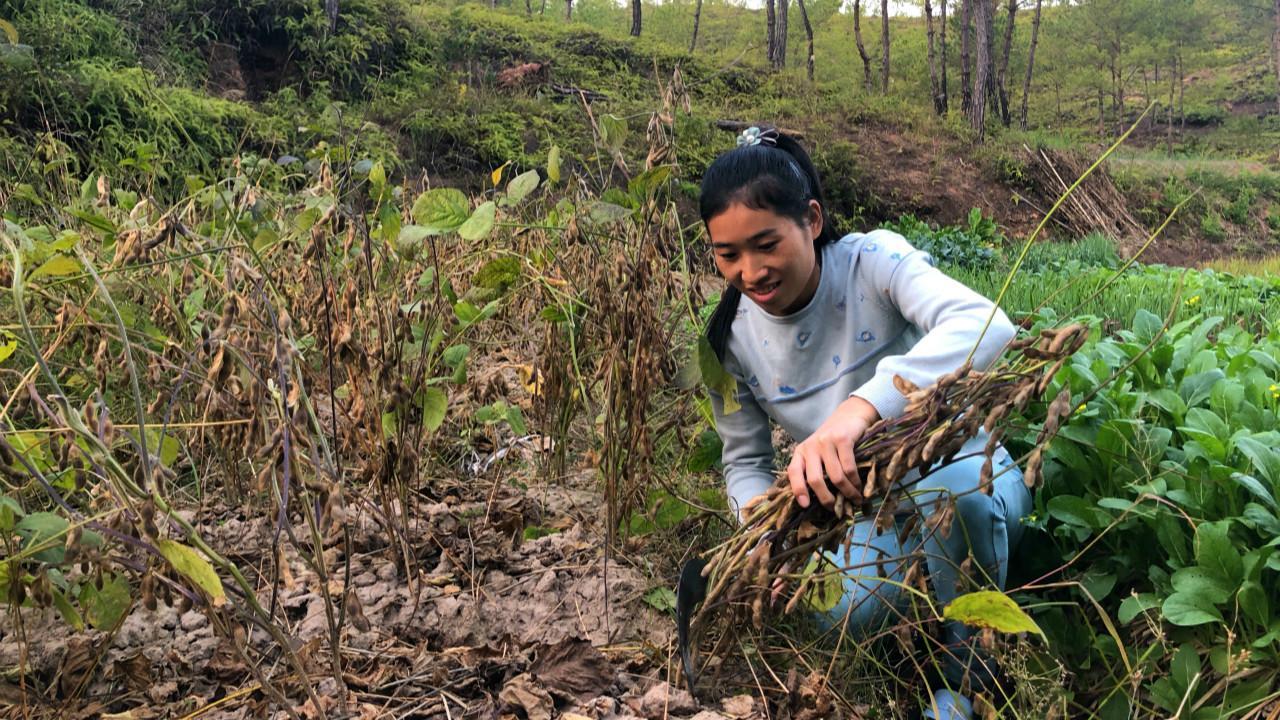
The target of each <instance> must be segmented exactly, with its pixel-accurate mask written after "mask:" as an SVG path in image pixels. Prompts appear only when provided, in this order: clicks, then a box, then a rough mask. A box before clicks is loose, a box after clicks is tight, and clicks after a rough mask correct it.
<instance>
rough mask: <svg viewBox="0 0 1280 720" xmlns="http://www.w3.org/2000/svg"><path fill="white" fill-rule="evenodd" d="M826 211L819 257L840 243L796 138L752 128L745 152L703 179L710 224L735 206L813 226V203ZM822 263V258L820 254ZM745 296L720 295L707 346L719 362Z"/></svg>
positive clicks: (703, 208) (718, 163) (729, 156)
mask: <svg viewBox="0 0 1280 720" xmlns="http://www.w3.org/2000/svg"><path fill="white" fill-rule="evenodd" d="M810 200H816V201H818V205H819V207H821V210H822V232H820V233H819V234H818V236H817V237H815V238H814V239H813V247H814V250H815V251H819V250H820V249H821V248H822V247H823V246H824V245H828V244H830V243H832V242H835V241H836V240H837V239H838V238H839V235H838V234H837V232H836V227H835V225H834V224H833V223H832V222H831V216H830V215H829V214H828V213H827V201H826V198H825V196H824V195H823V193H822V182H821V181H820V180H819V179H818V172H817V171H816V170H815V169H814V167H813V162H812V161H811V160H810V159H809V154H808V153H807V152H805V150H804V148H803V147H801V146H800V143H799V142H797V141H796V139H795V138H793V137H791V136H789V135H784V134H783V133H780V132H778V131H777V130H776V129H774V128H772V127H768V126H765V127H764V129H763V130H761V129H760V128H751V129H749V130H747V131H746V132H744V133H743V134H742V136H740V137H739V146H738V147H737V148H734V149H733V150H730V151H728V152H725V153H722V154H721V155H720V156H719V157H717V158H716V159H715V160H714V161H713V162H712V163H711V165H710V166H709V167H707V171H706V172H705V173H704V174H703V176H702V193H701V196H700V199H699V208H698V209H699V212H700V214H701V215H702V222H703V224H706V223H707V222H708V221H710V220H711V218H714V217H715V216H717V215H719V214H720V213H722V212H724V211H725V210H727V209H728V208H729V206H730V205H734V204H737V203H741V204H743V205H746V206H747V207H749V208H752V209H754V210H768V211H770V212H774V213H777V214H778V215H781V216H783V217H786V218H789V219H791V220H793V221H795V222H796V223H797V224H799V225H806V224H808V222H809V201H810ZM815 254H816V255H817V257H818V258H819V259H821V257H822V253H821V252H815ZM741 299H742V292H741V291H740V290H738V289H737V288H736V287H734V286H732V285H730V286H728V287H726V288H725V290H724V293H722V294H721V295H720V302H719V304H717V305H716V309H715V311H714V312H713V313H712V314H711V319H710V320H709V321H708V322H707V330H706V333H707V340H708V341H709V342H710V343H711V349H712V350H714V351H715V353H716V358H718V359H719V360H720V361H721V362H724V355H725V351H726V349H727V348H728V346H729V333H730V331H731V330H732V328H733V319H734V316H736V315H737V313H738V303H739V301H740V300H741Z"/></svg>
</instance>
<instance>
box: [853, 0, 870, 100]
mask: <svg viewBox="0 0 1280 720" xmlns="http://www.w3.org/2000/svg"><path fill="white" fill-rule="evenodd" d="M853 40H854V42H856V43H857V44H858V57H860V58H862V87H864V88H866V90H867V92H871V56H870V55H868V54H867V46H866V45H863V44H862V1H861V0H853Z"/></svg>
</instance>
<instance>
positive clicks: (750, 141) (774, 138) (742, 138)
mask: <svg viewBox="0 0 1280 720" xmlns="http://www.w3.org/2000/svg"><path fill="white" fill-rule="evenodd" d="M760 143H764V144H765V145H768V146H770V147H777V145H778V131H777V130H774V129H773V128H766V129H764V130H761V129H760V128H758V127H756V126H755V125H752V126H751V127H749V128H747V129H746V130H743V131H742V134H741V135H739V136H738V147H750V146H752V145H759V144H760Z"/></svg>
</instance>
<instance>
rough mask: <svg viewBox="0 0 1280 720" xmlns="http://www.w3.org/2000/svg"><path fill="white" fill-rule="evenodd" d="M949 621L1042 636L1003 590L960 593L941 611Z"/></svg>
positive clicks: (1032, 622) (1036, 626)
mask: <svg viewBox="0 0 1280 720" xmlns="http://www.w3.org/2000/svg"><path fill="white" fill-rule="evenodd" d="M942 616H943V617H945V618H946V619H948V620H959V621H960V622H962V623H964V624H966V625H974V626H976V627H982V628H991V629H992V630H998V631H1000V632H1006V633H1020V632H1033V633H1035V634H1037V635H1041V636H1043V635H1044V632H1043V631H1042V630H1041V629H1040V626H1039V625H1036V622H1035V621H1034V620H1032V619H1031V616H1030V615H1028V614H1027V613H1026V612H1025V611H1023V609H1022V608H1020V607H1018V604H1017V603H1015V602H1014V601H1013V600H1011V599H1010V598H1009V596H1008V595H1005V594H1004V593H1002V592H998V591H996V590H981V591H978V592H973V593H969V594H967V595H961V596H960V597H958V598H956V599H955V600H952V601H951V604H950V605H948V606H947V609H946V610H944V611H943V613H942Z"/></svg>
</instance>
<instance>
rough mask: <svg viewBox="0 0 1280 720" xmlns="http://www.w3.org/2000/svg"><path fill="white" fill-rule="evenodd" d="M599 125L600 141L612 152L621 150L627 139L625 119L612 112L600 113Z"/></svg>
mask: <svg viewBox="0 0 1280 720" xmlns="http://www.w3.org/2000/svg"><path fill="white" fill-rule="evenodd" d="M599 127H600V142H602V143H604V146H605V147H607V148H609V149H610V150H613V151H614V152H617V151H619V150H621V149H622V143H623V142H624V141H625V140H626V139H627V121H626V120H624V119H623V118H620V117H618V116H617V115H613V114H609V115H601V116H600V122H599Z"/></svg>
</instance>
